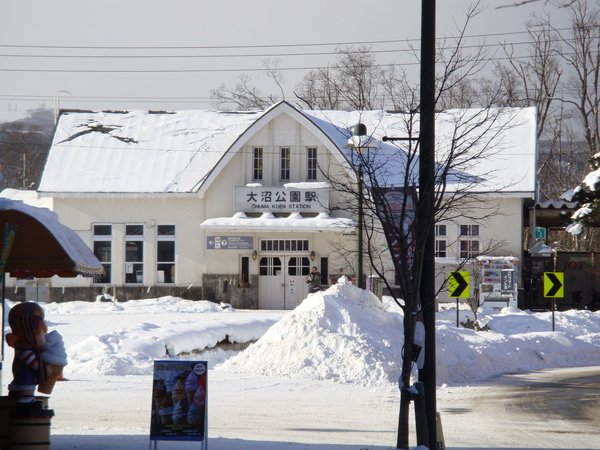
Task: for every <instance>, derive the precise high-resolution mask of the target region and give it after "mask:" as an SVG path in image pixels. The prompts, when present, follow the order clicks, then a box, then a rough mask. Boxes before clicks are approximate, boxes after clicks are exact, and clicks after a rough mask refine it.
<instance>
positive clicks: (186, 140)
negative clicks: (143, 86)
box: [39, 111, 262, 193]
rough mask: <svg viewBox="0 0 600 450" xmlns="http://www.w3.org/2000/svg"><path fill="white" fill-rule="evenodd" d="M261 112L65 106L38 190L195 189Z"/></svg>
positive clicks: (77, 191)
mask: <svg viewBox="0 0 600 450" xmlns="http://www.w3.org/2000/svg"><path fill="white" fill-rule="evenodd" d="M261 114H262V112H261V113H224V112H213V111H178V112H173V113H153V112H148V111H130V112H124V113H119V112H66V113H63V114H62V115H61V116H60V120H59V121H58V124H57V127H56V131H55V134H54V139H53V142H52V147H51V149H50V153H49V155H48V160H47V162H46V166H45V168H44V173H43V175H42V179H41V182H40V187H39V190H40V191H41V192H44V191H46V192H65V193H69V192H72V193H79V192H105V193H113V192H116V193H167V192H181V193H188V192H194V191H195V190H196V189H197V186H198V185H199V184H200V183H201V182H202V180H204V178H205V177H206V176H207V175H208V174H209V173H210V171H211V170H212V169H213V167H214V166H215V165H216V164H217V162H218V161H219V159H220V158H221V157H222V156H223V154H224V153H225V152H226V151H227V149H228V148H229V147H230V146H231V145H232V144H233V142H234V141H235V140H236V139H237V138H238V136H239V135H240V134H241V133H242V132H243V131H244V130H245V129H246V128H248V126H250V125H251V124H252V123H253V122H254V121H255V120H256V119H257V118H258V117H259V116H260V115H261Z"/></svg>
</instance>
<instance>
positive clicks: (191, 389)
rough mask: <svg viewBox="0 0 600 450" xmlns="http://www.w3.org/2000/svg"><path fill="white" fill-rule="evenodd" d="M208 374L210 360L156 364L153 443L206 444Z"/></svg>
mask: <svg viewBox="0 0 600 450" xmlns="http://www.w3.org/2000/svg"><path fill="white" fill-rule="evenodd" d="M207 372H208V365H207V362H206V361H175V360H165V361H154V377H153V379H152V415H151V419H150V440H151V441H159V440H178V441H203V443H206V436H207V421H206V419H207V414H206V411H207V410H206V404H207V384H206V377H207Z"/></svg>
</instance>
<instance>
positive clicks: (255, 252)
mask: <svg viewBox="0 0 600 450" xmlns="http://www.w3.org/2000/svg"><path fill="white" fill-rule="evenodd" d="M256 258H258V252H257V251H256V250H254V251H253V252H252V260H253V261H256Z"/></svg>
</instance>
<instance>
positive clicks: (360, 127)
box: [348, 123, 375, 289]
mask: <svg viewBox="0 0 600 450" xmlns="http://www.w3.org/2000/svg"><path fill="white" fill-rule="evenodd" d="M370 144H371V136H368V135H367V126H366V125H365V124H363V123H358V124H356V125H355V126H354V128H353V129H352V136H351V137H350V139H348V147H350V148H352V149H354V150H356V151H357V152H358V153H359V155H362V152H363V150H364V149H365V148H366V149H368V148H374V147H375V146H373V145H370ZM356 172H357V178H358V180H357V182H358V214H357V221H358V227H357V230H356V232H357V234H358V244H357V245H358V258H357V261H356V265H357V267H356V278H357V281H358V287H359V288H361V289H364V288H365V280H364V275H363V217H364V212H363V190H364V175H363V165H362V156H361V157H359V161H358V167H357V170H356Z"/></svg>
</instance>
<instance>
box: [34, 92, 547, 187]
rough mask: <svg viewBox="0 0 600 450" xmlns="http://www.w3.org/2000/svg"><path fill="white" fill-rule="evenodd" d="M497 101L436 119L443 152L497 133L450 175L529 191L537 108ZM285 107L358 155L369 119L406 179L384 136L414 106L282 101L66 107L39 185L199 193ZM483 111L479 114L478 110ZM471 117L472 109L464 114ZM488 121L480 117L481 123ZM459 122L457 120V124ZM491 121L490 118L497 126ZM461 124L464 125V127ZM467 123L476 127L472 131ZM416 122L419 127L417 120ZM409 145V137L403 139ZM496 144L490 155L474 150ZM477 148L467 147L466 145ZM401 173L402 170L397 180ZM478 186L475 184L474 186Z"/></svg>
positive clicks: (396, 132)
mask: <svg viewBox="0 0 600 450" xmlns="http://www.w3.org/2000/svg"><path fill="white" fill-rule="evenodd" d="M489 111H490V110H475V109H473V110H455V111H447V112H444V113H440V114H438V115H437V118H436V148H437V149H436V152H437V154H438V156H439V157H440V158H443V155H444V154H446V153H447V152H448V151H450V150H451V149H450V146H449V145H450V143H451V142H453V137H454V135H455V134H456V133H457V130H458V132H460V133H463V134H465V133H467V131H470V133H471V134H470V135H469V136H470V137H468V138H467V139H463V140H462V142H469V141H470V140H474V136H478V135H480V134H482V133H483V132H484V130H485V131H486V132H487V133H488V134H489V135H490V136H493V138H486V139H484V140H483V141H482V142H476V143H474V144H473V145H472V148H469V149H468V151H467V153H466V154H465V155H466V156H465V157H464V161H462V164H461V167H460V169H461V170H460V171H459V170H452V171H450V173H449V176H448V180H449V181H450V183H455V185H456V186H458V185H461V184H464V183H467V184H468V185H469V186H470V189H472V190H473V189H474V190H476V191H478V192H494V193H498V192H502V193H504V194H507V195H511V194H512V195H517V196H523V195H525V196H528V195H530V194H532V193H533V191H534V186H535V183H534V177H535V170H534V167H535V151H536V142H535V110H534V108H524V109H516V108H515V109H506V110H502V111H498V115H497V116H494V117H493V119H490V120H488V121H487V122H485V124H484V121H483V116H484V115H486V116H488V115H489V114H490V113H489ZM280 112H287V113H288V114H291V115H292V116H293V117H295V118H296V119H297V120H299V121H301V122H302V123H303V124H304V125H305V126H309V127H311V131H313V132H315V133H316V134H317V135H318V138H320V139H321V140H322V141H323V142H324V143H325V145H326V146H327V147H328V148H329V149H330V150H332V151H334V152H339V153H337V154H336V155H335V156H336V157H338V158H340V159H345V160H347V161H351V160H352V151H353V150H352V149H351V148H350V147H349V145H348V138H349V137H350V136H351V132H352V128H353V127H354V125H356V123H358V122H362V123H364V124H365V125H366V126H367V129H368V132H369V135H372V138H373V139H372V141H373V144H369V145H375V146H377V147H378V149H377V153H378V154H379V155H380V157H382V158H385V157H387V156H388V155H390V154H394V155H395V156H396V158H395V159H394V160H395V164H396V165H397V166H398V167H390V164H386V168H387V170H388V172H389V174H392V175H394V176H392V177H389V175H388V177H389V178H388V179H386V184H387V185H390V184H394V185H401V184H402V182H403V180H402V173H403V170H401V166H403V164H404V162H403V160H402V159H401V158H397V156H398V154H399V153H398V152H399V149H398V146H395V145H392V144H390V143H386V142H382V141H381V139H382V137H383V136H385V135H387V136H404V137H406V136H408V133H407V131H406V121H407V117H408V115H407V114H403V113H391V112H385V111H366V112H365V111H363V112H359V111H353V112H345V111H300V110H298V109H296V108H294V107H293V106H292V105H290V104H289V103H287V102H281V103H278V104H276V105H274V106H273V107H271V108H270V109H269V110H267V111H264V112H250V113H227V112H215V111H192V110H188V111H177V112H158V113H157V112H148V111H131V112H65V113H63V114H62V115H61V116H60V119H59V122H58V124H57V128H56V132H55V135H54V140H53V143H52V147H51V149H50V152H49V155H48V160H47V163H46V167H45V169H44V173H43V176H42V180H41V183H40V187H39V191H40V192H42V193H62V194H69V193H75V194H77V193H142V194H146V193H150V194H162V193H197V192H199V190H200V188H201V187H202V185H203V183H205V182H206V183H207V184H210V180H211V179H212V178H211V177H215V176H216V175H217V174H218V172H219V170H220V169H222V166H223V165H224V164H226V163H227V161H228V160H229V159H228V158H231V156H232V153H234V152H235V151H237V150H238V149H239V147H240V146H241V145H243V143H244V142H246V141H247V139H249V137H250V136H251V135H252V134H253V133H254V132H256V131H258V130H260V129H261V128H262V126H264V123H263V122H265V121H268V120H270V119H271V118H273V117H276V115H277V114H278V113H280ZM479 116H481V117H479ZM465 118H469V121H467V120H466V119H465ZM478 121H479V122H481V125H479V126H475V125H474V124H476V123H478ZM457 123H459V124H460V125H459V127H457V126H456V124H457ZM490 124H491V125H490ZM461 127H462V128H461ZM469 128H470V130H469ZM415 129H417V130H418V124H416V126H415ZM402 145H404V146H405V147H406V145H407V143H403V144H402ZM486 147H489V148H491V149H492V150H491V151H490V153H491V156H487V157H486V158H485V161H483V160H482V158H480V159H477V158H471V159H469V157H468V155H477V153H478V152H479V151H481V150H482V148H486ZM469 152H470V153H469ZM396 178H397V179H396ZM473 186H476V188H473Z"/></svg>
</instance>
